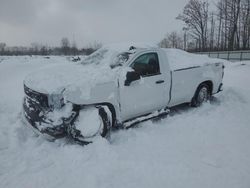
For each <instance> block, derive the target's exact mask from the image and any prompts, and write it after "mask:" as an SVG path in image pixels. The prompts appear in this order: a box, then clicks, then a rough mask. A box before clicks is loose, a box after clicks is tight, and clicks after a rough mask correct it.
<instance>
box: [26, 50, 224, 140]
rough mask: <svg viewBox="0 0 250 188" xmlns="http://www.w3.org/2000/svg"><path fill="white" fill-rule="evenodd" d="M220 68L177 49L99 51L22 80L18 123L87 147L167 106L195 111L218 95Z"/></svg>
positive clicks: (217, 62) (208, 59) (221, 76)
mask: <svg viewBox="0 0 250 188" xmlns="http://www.w3.org/2000/svg"><path fill="white" fill-rule="evenodd" d="M223 68H224V65H223V63H221V62H220V60H218V59H211V58H208V57H207V56H202V55H194V54H190V53H187V52H184V51H182V50H177V49H161V48H136V47H133V46H132V47H130V48H129V47H128V48H127V49H119V48H117V47H114V46H113V47H103V48H101V49H99V50H97V51H96V52H95V53H93V54H92V55H90V56H88V57H86V58H85V59H84V60H83V61H82V62H80V63H69V64H67V65H66V64H65V65H62V64H58V65H53V66H50V67H48V68H44V69H42V70H39V71H36V72H34V73H32V74H30V75H28V76H27V77H26V78H25V80H24V92H25V97H24V102H23V117H24V118H23V119H24V121H25V122H26V123H27V124H29V125H31V127H33V128H34V130H35V131H36V132H39V133H41V134H43V135H46V136H47V137H49V138H59V137H64V136H70V137H72V138H74V139H75V140H77V141H79V142H81V143H89V142H92V141H93V139H94V138H96V136H98V135H101V136H106V135H107V133H109V130H110V129H111V128H113V127H116V128H117V127H118V128H119V127H123V128H124V127H125V128H126V127H129V126H131V125H132V124H134V123H137V122H140V121H143V120H145V119H150V118H153V117H156V116H159V115H162V114H166V113H167V112H168V109H169V108H170V107H172V106H175V105H178V104H181V103H190V104H191V105H192V106H199V105H201V103H203V102H204V101H207V100H208V99H209V97H210V96H211V95H213V94H215V93H218V92H219V91H221V90H222V79H223V74H224V71H223Z"/></svg>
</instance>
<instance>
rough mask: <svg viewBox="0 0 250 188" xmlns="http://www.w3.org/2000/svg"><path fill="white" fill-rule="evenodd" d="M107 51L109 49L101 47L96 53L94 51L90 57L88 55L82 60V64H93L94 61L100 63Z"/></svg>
mask: <svg viewBox="0 0 250 188" xmlns="http://www.w3.org/2000/svg"><path fill="white" fill-rule="evenodd" d="M107 52H108V49H99V50H97V51H95V52H94V53H92V54H91V55H89V56H88V57H86V58H85V59H84V60H83V61H82V64H92V63H95V64H99V63H100V62H101V61H102V60H103V59H104V57H105V55H106V54H107Z"/></svg>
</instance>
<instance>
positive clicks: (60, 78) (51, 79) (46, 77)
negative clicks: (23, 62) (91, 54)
mask: <svg viewBox="0 0 250 188" xmlns="http://www.w3.org/2000/svg"><path fill="white" fill-rule="evenodd" d="M116 75H117V69H116V70H112V69H111V68H110V67H109V66H105V65H103V66H100V65H98V66H97V65H93V64H91V65H82V64H69V65H66V64H65V65H60V64H59V65H58V64H55V65H52V66H49V67H47V68H43V69H40V70H38V71H36V72H33V73H31V74H29V75H27V76H26V78H25V80H24V84H25V85H26V86H27V87H28V88H30V89H32V90H35V91H37V92H40V93H44V94H49V95H50V94H59V93H62V92H63V93H71V92H77V93H78V94H79V95H80V96H79V97H80V98H82V99H88V98H90V93H91V89H92V88H94V87H95V86H96V85H99V84H104V83H106V82H110V81H115V80H116Z"/></svg>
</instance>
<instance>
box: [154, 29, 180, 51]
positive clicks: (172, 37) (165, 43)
mask: <svg viewBox="0 0 250 188" xmlns="http://www.w3.org/2000/svg"><path fill="white" fill-rule="evenodd" d="M158 45H159V46H160V47H161V48H179V49H182V48H183V40H182V37H181V36H180V35H179V34H178V33H177V32H176V31H173V32H171V33H168V34H166V36H165V38H164V39H162V40H161V42H160V43H159V44H158Z"/></svg>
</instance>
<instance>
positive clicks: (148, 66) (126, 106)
mask: <svg viewBox="0 0 250 188" xmlns="http://www.w3.org/2000/svg"><path fill="white" fill-rule="evenodd" d="M130 67H131V68H132V69H133V70H134V71H135V72H136V73H138V74H139V75H140V77H141V78H140V79H139V80H136V81H133V82H131V83H130V85H129V86H125V85H124V79H120V105H121V116H122V120H123V121H125V120H128V119H131V118H134V117H137V116H140V115H144V114H147V113H150V112H153V111H156V110H158V109H161V108H163V107H166V105H167V102H168V100H169V95H168V94H167V93H166V92H167V90H168V89H169V88H167V85H166V84H167V82H170V81H169V80H166V78H165V76H164V74H163V73H162V69H161V68H162V67H161V66H160V63H159V57H158V54H157V53H156V52H149V53H144V54H142V55H140V56H138V57H137V58H136V59H135V60H134V61H133V62H132V63H131V64H130Z"/></svg>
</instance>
